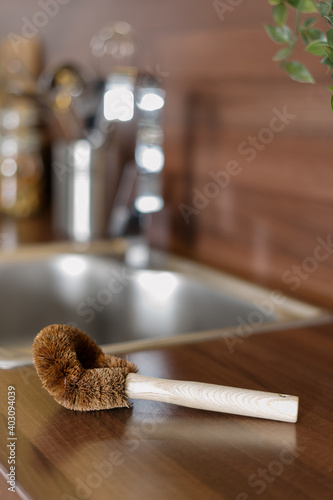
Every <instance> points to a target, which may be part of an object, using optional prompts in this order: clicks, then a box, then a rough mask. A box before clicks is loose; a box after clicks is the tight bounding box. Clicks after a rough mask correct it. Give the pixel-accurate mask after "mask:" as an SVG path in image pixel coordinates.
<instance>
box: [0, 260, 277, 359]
mask: <svg viewBox="0 0 333 500" xmlns="http://www.w3.org/2000/svg"><path fill="white" fill-rule="evenodd" d="M222 276H223V275H222ZM221 281H222V282H223V277H222V278H221ZM250 317H253V318H261V323H264V322H270V323H271V322H274V321H278V320H279V314H277V313H276V311H273V312H272V311H270V312H267V311H265V310H264V309H263V308H260V307H257V306H255V305H254V304H253V303H252V302H251V301H246V300H243V299H241V298H238V297H237V294H230V293H226V291H223V287H220V288H219V287H217V286H216V284H211V283H209V280H208V281H207V280H206V282H205V281H204V280H202V279H198V277H194V276H191V273H189V272H179V270H175V269H172V266H171V267H170V268H167V267H166V268H165V269H163V268H160V269H155V270H153V269H145V270H131V269H129V268H128V267H125V266H124V265H122V264H121V263H120V262H118V261H116V260H113V259H111V258H109V257H102V256H93V255H80V254H60V255H53V256H46V257H43V258H41V259H38V260H36V259H32V260H27V261H14V262H6V263H1V264H0V318H1V320H0V321H1V341H0V358H1V359H0V367H10V366H13V365H18V364H23V363H26V362H31V345H32V341H33V338H34V336H35V335H36V334H37V333H38V332H39V331H40V330H41V329H42V328H43V327H45V326H46V325H49V324H53V323H69V324H72V325H74V326H77V327H78V328H80V329H81V330H84V331H85V332H87V333H88V334H89V335H90V336H91V337H92V338H94V339H95V340H96V342H97V343H98V344H99V345H101V346H103V347H104V348H105V347H106V346H108V345H110V344H112V345H114V344H117V345H118V346H119V344H122V343H124V342H125V343H128V342H130V343H132V344H127V350H130V349H131V347H130V346H131V345H135V343H137V342H138V341H139V343H140V341H145V342H146V344H145V345H147V341H148V340H149V339H150V340H153V341H158V340H159V339H165V338H170V337H174V336H179V335H181V334H185V333H188V332H192V333H193V332H201V331H208V332H209V331H211V330H216V329H220V330H221V329H222V330H223V329H228V328H233V327H237V326H239V325H240V324H241V322H242V321H243V322H244V318H245V319H248V318H250ZM253 322H255V319H253ZM133 342H134V344H133ZM107 350H108V349H107V348H106V351H107ZM111 350H112V348H111ZM118 351H119V349H118ZM109 352H110V349H109Z"/></svg>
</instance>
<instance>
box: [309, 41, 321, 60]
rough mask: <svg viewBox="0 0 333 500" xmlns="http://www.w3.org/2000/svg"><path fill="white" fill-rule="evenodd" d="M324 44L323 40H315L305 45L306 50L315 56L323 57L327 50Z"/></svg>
mask: <svg viewBox="0 0 333 500" xmlns="http://www.w3.org/2000/svg"><path fill="white" fill-rule="evenodd" d="M322 44H323V42H322V41H321V40H314V41H313V42H310V43H309V45H307V46H306V47H305V50H306V51H307V52H309V54H313V55H314V56H320V57H323V56H325V50H324V49H323V47H322Z"/></svg>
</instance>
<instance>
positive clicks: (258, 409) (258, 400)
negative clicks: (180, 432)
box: [32, 325, 298, 422]
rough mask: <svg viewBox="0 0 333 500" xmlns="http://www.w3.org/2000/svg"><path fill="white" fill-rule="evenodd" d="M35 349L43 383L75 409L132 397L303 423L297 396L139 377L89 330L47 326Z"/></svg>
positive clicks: (101, 407)
mask: <svg viewBox="0 0 333 500" xmlns="http://www.w3.org/2000/svg"><path fill="white" fill-rule="evenodd" d="M32 351H33V360H34V364H35V367H36V370H37V373H38V376H39V378H40V379H41V381H42V384H43V387H44V388H45V389H46V390H47V391H48V392H49V393H50V394H51V395H52V396H53V397H54V399H55V400H56V401H57V402H58V403H59V404H61V405H63V406H65V408H68V409H70V410H81V411H89V410H107V409H111V408H119V407H129V406H130V404H129V402H128V398H131V399H148V400H154V401H163V402H165V403H172V404H178V405H181V406H188V407H190V408H198V409H202V410H211V411H218V412H222V413H232V414H235V415H244V416H248V417H259V418H265V419H270V420H280V421H282V422H296V421H297V414H298V397H296V396H288V395H285V394H272V393H269V392H261V391H252V390H248V389H237V388H235V387H226V386H219V385H210V384H204V383H200V382H183V381H176V380H164V379H159V378H152V377H145V376H143V375H138V374H137V373H136V372H137V371H138V369H137V367H136V366H135V365H134V363H131V362H130V361H126V360H124V359H121V358H117V357H115V356H110V355H107V354H104V353H103V351H102V350H101V348H100V347H99V346H98V345H97V344H96V343H95V342H94V341H93V340H92V339H91V338H90V337H89V336H88V335H87V334H85V333H83V332H81V331H80V330H78V329H77V328H74V327H72V326H68V325H50V326H47V327H46V328H44V329H43V330H42V331H41V332H40V333H39V334H38V335H37V336H36V338H35V340H34V343H33V349H32Z"/></svg>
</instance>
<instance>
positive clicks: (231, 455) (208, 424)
mask: <svg viewBox="0 0 333 500" xmlns="http://www.w3.org/2000/svg"><path fill="white" fill-rule="evenodd" d="M332 329H333V324H329V325H323V326H317V327H312V328H310V327H309V328H302V329H298V330H289V331H280V332H275V333H272V332H271V333H263V334H257V335H252V336H251V337H249V338H247V339H244V341H243V342H241V343H238V344H237V345H235V349H234V352H230V349H229V347H228V345H227V344H226V341H225V340H223V339H222V340H217V341H209V342H200V343H195V344H191V345H186V346H177V347H170V348H164V349H158V350H151V351H143V352H136V353H129V355H128V358H129V359H130V360H131V361H134V362H135V363H136V364H137V365H138V366H139V368H140V373H142V374H145V375H149V376H156V377H165V378H173V379H180V380H181V379H183V380H198V381H201V382H210V383H215V384H224V385H233V386H238V387H246V388H249V389H258V390H267V391H271V392H285V393H289V394H294V395H297V396H299V397H300V412H299V420H298V423H297V424H288V423H280V422H273V421H267V420H259V419H251V418H244V417H237V416H231V415H224V414H218V413H212V412H205V411H201V410H193V409H189V408H181V407H177V406H173V405H167V404H164V403H156V402H148V401H135V402H134V404H133V407H132V408H131V409H115V410H109V411H100V412H89V413H80V412H72V411H70V410H66V409H65V408H63V407H61V406H59V405H58V404H57V403H56V402H55V401H54V400H53V399H52V398H51V397H50V396H49V395H48V393H47V392H46V391H45V390H44V389H43V388H42V387H41V383H40V381H39V379H38V377H37V375H36V372H35V370H34V368H33V367H32V366H30V367H23V368H20V369H15V370H8V371H2V372H1V382H0V387H1V395H0V405H1V416H2V418H1V421H2V422H1V427H2V430H1V435H2V436H4V437H5V438H6V437H7V404H6V401H7V387H8V386H14V387H15V392H16V411H17V415H16V417H17V428H16V437H17V441H16V460H17V462H16V480H17V495H13V493H10V492H6V479H5V474H6V472H7V471H6V464H7V459H8V453H9V451H8V450H9V448H7V447H6V445H5V442H6V439H4V440H2V444H1V447H0V462H1V465H0V491H1V498H3V499H7V498H8V499H11V498H15V496H16V497H17V498H24V499H33V500H45V499H46V498H47V499H48V500H55V499H57V500H73V499H80V500H85V499H93V500H100V499H101V500H102V499H103V500H104V499H105V498H112V499H126V500H131V499H133V500H140V499H144V500H149V499H154V500H155V499H156V498H158V499H159V500H164V499H173V500H176V499H182V500H183V499H191V500H193V499H200V500H201V499H205V500H209V499H227V500H229V499H230V500H231V499H232V500H253V499H256V498H261V499H269V500H274V499H283V500H289V499H290V500H304V499H314V500H319V499H320V500H325V499H331V498H332V491H333V419H332V415H333V396H332V380H333V363H332V358H333V355H332V353H333V335H332ZM1 474H2V478H1Z"/></svg>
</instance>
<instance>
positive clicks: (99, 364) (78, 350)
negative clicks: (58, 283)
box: [32, 325, 137, 411]
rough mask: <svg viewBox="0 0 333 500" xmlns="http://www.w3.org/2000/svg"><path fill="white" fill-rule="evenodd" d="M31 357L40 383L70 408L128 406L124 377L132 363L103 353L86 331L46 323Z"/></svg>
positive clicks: (37, 338) (94, 408)
mask: <svg viewBox="0 0 333 500" xmlns="http://www.w3.org/2000/svg"><path fill="white" fill-rule="evenodd" d="M32 353H33V361H34V365H35V367H36V370H37V373H38V376H39V378H40V379H41V381H42V384H43V387H44V388H45V389H46V390H47V391H48V392H49V393H50V394H51V395H52V396H53V397H54V399H55V400H56V401H57V402H58V403H59V404H61V405H63V406H65V407H66V408H68V409H70V410H81V411H88V410H106V409H110V408H117V407H118V408H119V407H129V406H130V405H129V403H128V401H127V397H126V395H125V382H126V377H127V375H128V374H129V373H130V372H134V373H135V372H137V368H136V366H135V365H134V363H131V362H130V361H125V360H124V359H121V358H117V357H115V356H109V355H107V354H104V353H103V351H102V350H101V348H100V347H98V345H97V344H96V343H95V342H94V341H93V340H92V339H91V338H90V337H88V335H87V334H85V333H83V332H81V331H80V330H78V329H77V328H74V327H72V326H68V325H50V326H47V327H46V328H44V329H43V330H42V331H41V332H40V333H39V334H38V335H37V336H36V338H35V340H34V343H33V346H32Z"/></svg>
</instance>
